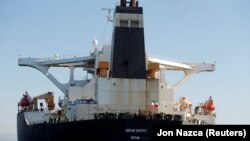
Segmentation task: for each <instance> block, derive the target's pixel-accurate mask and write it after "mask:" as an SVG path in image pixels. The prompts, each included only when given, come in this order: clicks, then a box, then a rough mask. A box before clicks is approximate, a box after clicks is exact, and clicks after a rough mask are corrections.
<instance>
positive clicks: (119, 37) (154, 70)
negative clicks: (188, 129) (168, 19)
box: [17, 0, 216, 141]
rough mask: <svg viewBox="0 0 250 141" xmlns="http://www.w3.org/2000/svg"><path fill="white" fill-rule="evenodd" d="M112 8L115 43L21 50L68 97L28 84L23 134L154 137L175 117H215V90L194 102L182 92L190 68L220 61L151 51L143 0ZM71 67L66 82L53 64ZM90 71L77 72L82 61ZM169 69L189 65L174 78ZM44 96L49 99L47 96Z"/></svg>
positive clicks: (33, 138)
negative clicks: (84, 48)
mask: <svg viewBox="0 0 250 141" xmlns="http://www.w3.org/2000/svg"><path fill="white" fill-rule="evenodd" d="M108 10H109V11H114V15H113V16H112V17H111V16H108V21H109V22H111V23H112V24H113V35H112V39H111V44H108V45H103V46H101V47H99V46H98V44H97V40H93V49H92V50H91V51H90V54H89V55H87V56H72V57H67V58H63V57H60V56H59V55H55V57H53V58H30V57H19V58H18V65H19V66H28V67H31V68H35V69H37V70H39V71H40V72H41V73H42V74H44V75H45V77H47V78H48V79H49V80H50V81H51V82H52V83H53V84H55V86H57V87H58V88H59V89H60V90H61V91H62V93H63V94H64V98H62V99H60V98H59V101H58V105H57V106H56V105H55V102H54V93H53V92H51V91H48V92H45V93H43V94H38V95H37V96H33V97H31V96H30V94H29V93H28V92H25V93H24V94H23V96H22V98H21V99H20V101H19V102H18V113H17V136H18V141H69V140H74V139H78V140H79V139H80V140H88V139H91V140H99V141H128V140H141V141H150V140H152V139H153V136H154V135H153V131H152V130H153V128H154V127H156V126H159V125H160V126H168V125H213V124H215V123H216V115H215V113H214V110H215V105H214V102H213V99H212V97H209V98H208V99H207V100H205V101H204V102H201V103H199V104H198V105H196V106H194V105H193V104H192V102H191V101H190V100H189V99H188V98H186V97H181V98H180V99H179V100H177V101H175V100H174V92H175V90H176V89H178V88H179V87H180V86H181V85H182V84H183V82H185V81H186V80H187V79H188V78H190V76H192V75H193V74H196V73H200V72H212V71H214V70H215V64H206V63H182V62H175V61H170V60H162V59H159V58H154V57H150V56H147V55H146V53H145V42H144V21H143V8H142V7H140V6H139V3H138V1H137V0H121V1H120V3H119V4H118V5H117V6H116V7H115V9H108ZM51 67H53V68H58V69H60V68H69V70H70V79H69V81H68V82H67V83H65V84H62V83H60V82H59V81H58V80H57V79H56V78H55V77H54V76H53V75H52V74H51V73H50V72H49V68H51ZM76 68H81V69H82V70H83V72H82V73H84V74H86V77H85V78H82V79H81V80H75V79H74V74H75V71H74V70H75V69H76ZM166 71H182V72H183V73H184V76H183V78H181V79H180V80H179V81H177V83H176V84H174V85H172V86H171V85H169V84H168V81H167V79H166V78H165V72H166ZM42 101H43V102H42Z"/></svg>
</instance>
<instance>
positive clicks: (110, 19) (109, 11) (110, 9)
mask: <svg viewBox="0 0 250 141" xmlns="http://www.w3.org/2000/svg"><path fill="white" fill-rule="evenodd" d="M102 10H106V11H108V14H107V16H106V17H107V21H108V22H111V23H113V18H112V17H111V15H110V14H111V11H112V10H115V9H113V8H102Z"/></svg>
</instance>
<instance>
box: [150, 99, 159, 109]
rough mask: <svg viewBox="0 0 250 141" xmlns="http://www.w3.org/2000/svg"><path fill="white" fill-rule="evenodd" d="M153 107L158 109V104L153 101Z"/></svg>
mask: <svg viewBox="0 0 250 141" xmlns="http://www.w3.org/2000/svg"><path fill="white" fill-rule="evenodd" d="M151 107H152V108H157V107H158V102H157V101H154V100H153V101H152V102H151Z"/></svg>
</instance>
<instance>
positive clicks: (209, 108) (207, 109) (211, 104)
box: [203, 96, 215, 113]
mask: <svg viewBox="0 0 250 141" xmlns="http://www.w3.org/2000/svg"><path fill="white" fill-rule="evenodd" d="M203 108H204V110H205V112H209V113H210V112H213V111H214V110H215V104H214V102H213V99H212V97H211V96H210V97H209V99H208V100H207V101H206V102H205V104H204V105H203Z"/></svg>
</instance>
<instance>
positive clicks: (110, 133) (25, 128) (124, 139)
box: [17, 112, 182, 141]
mask: <svg viewBox="0 0 250 141" xmlns="http://www.w3.org/2000/svg"><path fill="white" fill-rule="evenodd" d="M181 123H182V122H181V121H173V120H152V119H150V120H146V119H102V120H85V121H74V122H64V123H42V124H33V125H27V123H26V121H25V118H24V114H23V113H22V112H20V113H18V115H17V133H18V141H73V140H75V139H78V140H79V139H80V140H81V141H84V140H88V139H91V140H96V141H129V140H142V141H150V140H153V131H152V130H153V128H154V127H156V126H159V125H161V126H164V125H171V124H172V125H173V124H174V125H180V124H181Z"/></svg>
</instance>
